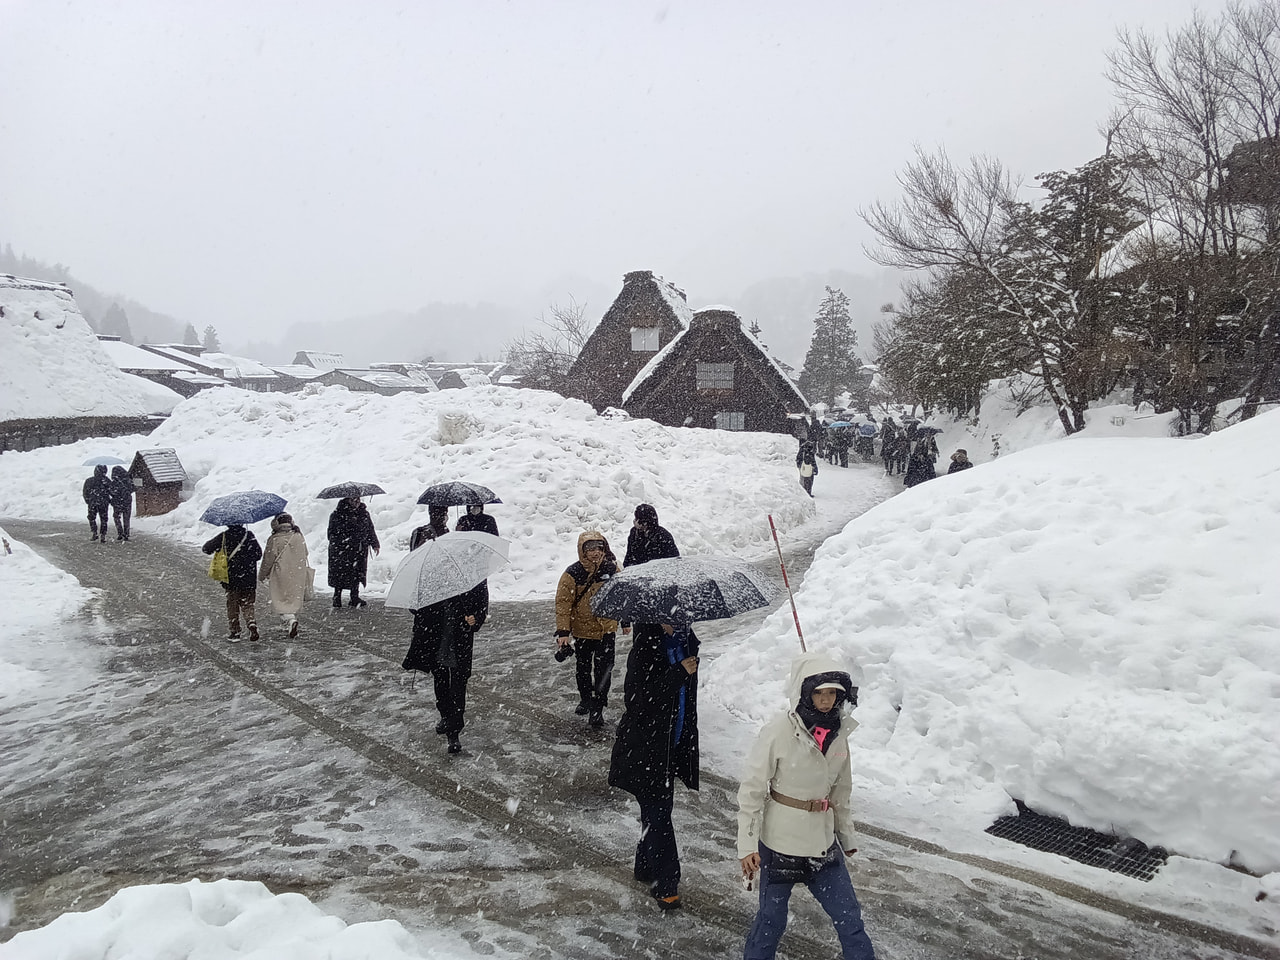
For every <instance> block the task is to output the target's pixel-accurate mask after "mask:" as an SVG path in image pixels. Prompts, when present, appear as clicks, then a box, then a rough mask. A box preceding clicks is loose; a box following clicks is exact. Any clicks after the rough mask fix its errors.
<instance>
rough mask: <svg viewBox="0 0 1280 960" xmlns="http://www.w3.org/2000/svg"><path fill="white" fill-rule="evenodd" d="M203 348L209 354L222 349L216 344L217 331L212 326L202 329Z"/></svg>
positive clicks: (220, 345)
mask: <svg viewBox="0 0 1280 960" xmlns="http://www.w3.org/2000/svg"><path fill="white" fill-rule="evenodd" d="M204 348H205V350H207V351H209V352H210V353H217V352H219V351H220V350H221V349H222V344H221V343H219V342H218V331H217V330H216V329H215V328H214V326H213V324H209V325H208V326H207V327H205V328H204Z"/></svg>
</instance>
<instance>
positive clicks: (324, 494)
mask: <svg viewBox="0 0 1280 960" xmlns="http://www.w3.org/2000/svg"><path fill="white" fill-rule="evenodd" d="M386 492H387V491H385V490H383V489H382V488H381V487H380V486H378V485H377V484H376V483H360V482H359V481H358V480H348V481H347V482H346V483H335V484H334V485H333V486H332V487H325V488H324V489H323V490H321V491H320V492H319V493H317V494H316V499H317V500H345V499H346V498H347V497H371V496H373V495H374V494H375V493H386Z"/></svg>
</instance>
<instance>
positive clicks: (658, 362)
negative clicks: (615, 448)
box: [622, 306, 808, 407]
mask: <svg viewBox="0 0 1280 960" xmlns="http://www.w3.org/2000/svg"><path fill="white" fill-rule="evenodd" d="M712 316H715V318H716V319H718V320H723V319H725V318H727V317H730V316H731V317H733V319H734V320H736V321H737V323H738V328H739V329H740V330H741V331H742V333H743V335H744V336H745V337H747V338H748V339H749V340H750V341H751V342H752V343H753V344H755V346H756V349H757V351H758V352H759V354H760V356H761V357H762V358H764V360H765V361H767V362H768V364H769V365H770V366H771V367H773V369H774V370H776V371H777V373H778V376H779V377H780V378H781V379H782V380H783V382H785V383H786V385H787V386H788V387H789V388H790V389H791V391H792V392H793V393H794V394H795V396H796V399H797V400H798V401H799V402H800V403H801V404H805V405H806V406H807V404H808V401H807V400H805V398H804V394H802V393H801V392H800V388H799V387H797V386H796V383H795V381H794V380H792V379H791V377H790V376H789V375H788V373H787V371H786V370H785V369H783V366H782V364H781V363H780V362H779V361H778V360H776V359H775V358H774V357H773V356H771V355H770V353H769V351H768V350H766V349H765V346H764V344H763V343H761V342H760V338H759V337H756V336H755V335H754V334H752V333H751V331H750V329H748V328H747V327H746V326H744V325H743V322H742V318H741V317H740V316H738V314H737V313H736V312H734V310H733V308H732V307H718V306H717V307H703V308H702V309H700V310H698V311H697V313H694V314H692V315H691V317H690V321H689V326H687V327H686V328H685V329H683V330H681V331H680V332H679V333H677V334H676V335H675V336H674V337H672V338H671V340H670V341H669V342H668V343H667V345H666V346H665V347H663V348H662V349H661V350H659V351H658V352H657V353H655V354H654V355H653V356H652V357H651V358H650V359H649V362H648V363H646V364H645V365H644V366H643V367H641V368H640V371H639V373H637V374H636V375H635V378H634V379H633V380H632V381H631V383H630V384H629V385H628V386H627V389H626V390H625V391H624V392H623V394H622V405H623V406H624V407H625V406H626V405H627V403H629V402H630V400H631V396H632V394H634V393H635V391H636V390H637V389H638V388H639V387H640V385H641V384H643V383H644V382H645V381H646V380H648V379H649V378H650V377H652V376H653V375H654V374H655V373H657V372H658V369H659V368H660V367H661V366H662V365H663V362H664V361H665V360H666V358H667V357H669V356H671V354H672V353H673V352H675V350H676V345H677V344H679V343H680V342H681V341H682V340H683V339H684V338H685V336H686V335H687V334H688V333H690V332H692V331H693V329H694V327H695V325H696V324H697V321H698V320H699V319H710V318H711V317H712Z"/></svg>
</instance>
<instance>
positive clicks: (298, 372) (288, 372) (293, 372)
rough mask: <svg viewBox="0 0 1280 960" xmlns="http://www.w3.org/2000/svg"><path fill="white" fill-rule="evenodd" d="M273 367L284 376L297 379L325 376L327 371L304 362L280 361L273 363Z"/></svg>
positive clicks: (312, 378)
mask: <svg viewBox="0 0 1280 960" xmlns="http://www.w3.org/2000/svg"><path fill="white" fill-rule="evenodd" d="M271 369H272V370H274V371H275V372H276V373H278V374H280V376H282V377H293V379H295V380H314V379H315V378H316V377H323V376H324V375H325V373H326V372H327V371H325V370H319V369H317V368H316V367H308V366H307V365H305V364H302V363H278V364H273V365H272V367H271Z"/></svg>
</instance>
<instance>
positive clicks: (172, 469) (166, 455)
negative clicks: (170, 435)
mask: <svg viewBox="0 0 1280 960" xmlns="http://www.w3.org/2000/svg"><path fill="white" fill-rule="evenodd" d="M140 466H143V467H146V470H147V473H149V474H150V475H151V479H152V480H154V481H155V482H156V483H182V482H183V481H185V480H186V479H187V471H186V470H184V469H183V467H182V461H181V460H179V459H178V451H177V450H175V449H173V447H157V448H155V449H154V450H139V451H138V452H137V453H136V454H135V455H134V457H133V463H132V464H131V465H130V466H129V473H130V474H131V475H132V476H138V475H139V472H140V471H139V467H140Z"/></svg>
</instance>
